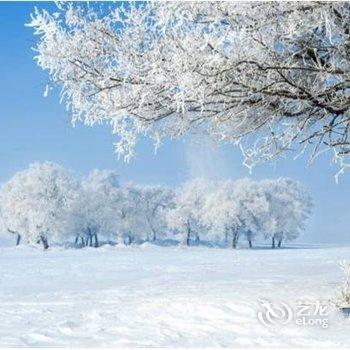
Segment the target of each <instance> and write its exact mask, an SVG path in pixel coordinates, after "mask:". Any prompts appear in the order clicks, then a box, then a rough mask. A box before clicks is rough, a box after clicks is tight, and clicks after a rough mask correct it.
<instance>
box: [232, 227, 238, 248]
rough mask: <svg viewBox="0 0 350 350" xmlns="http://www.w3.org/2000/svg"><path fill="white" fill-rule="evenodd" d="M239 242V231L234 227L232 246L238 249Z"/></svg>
mask: <svg viewBox="0 0 350 350" xmlns="http://www.w3.org/2000/svg"><path fill="white" fill-rule="evenodd" d="M237 243H238V232H237V230H234V229H232V248H233V249H236V248H237Z"/></svg>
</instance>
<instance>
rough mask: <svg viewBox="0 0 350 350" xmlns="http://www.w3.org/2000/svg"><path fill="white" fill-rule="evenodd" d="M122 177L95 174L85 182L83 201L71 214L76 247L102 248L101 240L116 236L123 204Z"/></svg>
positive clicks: (113, 174) (102, 172) (79, 200)
mask: <svg viewBox="0 0 350 350" xmlns="http://www.w3.org/2000/svg"><path fill="white" fill-rule="evenodd" d="M119 192H120V188H119V181H118V174H117V173H116V172H114V171H111V170H94V171H92V172H91V173H90V174H89V175H88V176H87V178H85V179H83V181H82V185H81V190H80V193H79V197H78V198H77V200H76V202H75V205H74V208H73V210H72V213H71V229H72V230H73V231H75V233H76V239H75V242H76V244H81V245H82V246H84V245H89V246H95V247H98V246H99V236H101V235H104V236H105V237H110V236H111V235H115V234H116V231H117V228H118V218H117V210H118V208H119V205H120V203H119V201H120V193H119Z"/></svg>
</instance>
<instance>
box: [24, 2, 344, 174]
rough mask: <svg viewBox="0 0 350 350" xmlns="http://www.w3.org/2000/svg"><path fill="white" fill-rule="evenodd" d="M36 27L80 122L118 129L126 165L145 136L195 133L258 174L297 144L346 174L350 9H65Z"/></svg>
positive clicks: (254, 5) (299, 5)
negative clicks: (326, 156)
mask: <svg viewBox="0 0 350 350" xmlns="http://www.w3.org/2000/svg"><path fill="white" fill-rule="evenodd" d="M106 12H107V13H106ZM29 26H31V27H33V29H34V31H35V34H36V35H38V37H39V41H38V44H37V46H36V51H37V56H36V60H37V62H38V64H39V66H40V67H41V68H43V69H45V70H47V71H48V72H49V75H50V78H51V80H52V81H53V82H54V83H57V84H58V85H59V86H60V87H61V88H62V99H63V100H64V101H65V102H66V104H67V107H68V108H69V109H70V110H71V112H72V116H73V121H74V122H76V121H83V122H84V123H86V124H88V125H93V124H96V123H109V124H111V126H112V128H113V131H114V133H116V134H117V135H118V136H119V138H120V139H119V142H118V143H117V146H116V147H117V151H118V153H119V154H123V155H124V156H125V157H126V158H129V157H130V156H131V155H132V154H133V147H134V145H135V143H136V141H137V139H138V137H139V136H140V135H143V134H147V135H149V136H151V137H152V138H154V140H155V142H156V143H159V142H160V140H161V139H162V138H163V137H166V136H170V137H174V136H180V135H183V134H185V133H187V132H191V131H192V130H196V131H201V132H203V133H208V134H209V135H211V136H212V137H213V138H214V139H215V140H217V141H219V142H220V141H230V142H234V143H240V145H241V147H242V150H243V152H244V155H245V158H246V159H245V164H246V165H247V166H249V167H251V166H253V165H254V164H256V163H257V162H258V161H261V160H269V159H272V158H273V157H276V156H278V155H280V154H281V153H283V152H285V151H287V150H290V149H292V148H295V146H297V144H301V149H302V150H303V149H304V147H306V146H308V145H311V147H312V152H311V159H313V158H314V157H315V156H317V155H318V154H319V153H320V152H321V151H322V150H328V149H330V150H333V151H334V160H335V161H336V162H338V163H339V164H340V166H341V169H340V172H342V171H343V170H344V169H345V168H346V167H347V163H346V159H347V156H348V155H349V153H350V144H349V139H348V138H349V122H350V119H349V118H350V114H349V113H350V112H349V111H350V85H349V81H350V62H349V57H350V44H349V43H350V4H349V3H348V2H281V1H280V2H146V3H128V5H127V6H126V5H124V4H113V5H110V10H108V11H99V10H98V9H97V8H96V6H95V7H94V6H90V5H87V4H86V3H85V4H84V3H74V4H60V6H59V8H58V10H57V11H56V12H55V13H51V14H50V13H49V12H47V11H45V10H42V11H40V10H36V11H35V12H34V13H33V14H32V20H31V22H30V24H29Z"/></svg>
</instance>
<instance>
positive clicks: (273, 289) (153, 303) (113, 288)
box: [0, 246, 350, 347]
mask: <svg viewBox="0 0 350 350" xmlns="http://www.w3.org/2000/svg"><path fill="white" fill-rule="evenodd" d="M349 258H350V248H327V249H326V248H314V249H281V250H275V251H272V250H269V249H260V250H258V249H256V250H247V249H241V250H237V251H232V250H229V249H210V248H200V247H197V248H190V249H186V248H179V247H152V246H144V247H109V246H106V247H103V248H100V249H93V248H86V249H80V250H74V249H69V250H61V249H58V248H56V249H52V250H49V251H46V252H43V251H42V250H40V249H36V248H30V247H19V248H7V247H6V248H1V249H0V303H1V308H0V325H1V327H0V346H48V347H50V346H130V347H135V346H141V347H149V346H150V347H155V346H170V347H177V346H182V347H188V346H191V347H208V346H237V347H246V346H283V347H286V346H313V347H316V346H338V345H340V346H350V336H349V334H350V333H349V329H350V323H349V322H348V321H347V320H345V319H344V318H343V317H341V316H340V315H339V314H337V313H332V314H331V316H330V320H329V322H330V323H329V328H327V329H322V328H321V327H319V326H299V325H295V323H293V322H291V323H289V324H288V325H281V324H278V325H274V326H271V327H266V326H264V325H262V324H260V323H259V321H258V319H257V311H258V310H259V309H260V306H259V305H258V302H257V299H258V298H259V297H260V298H267V299H269V300H271V301H272V302H278V301H284V302H286V303H288V304H289V305H294V304H295V303H296V301H297V300H298V299H305V298H307V299H309V300H319V299H329V298H330V297H332V296H333V294H334V288H335V286H336V284H337V283H339V281H340V279H341V271H340V270H339V268H338V265H337V264H338V262H339V261H341V260H344V259H349Z"/></svg>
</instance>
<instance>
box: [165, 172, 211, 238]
mask: <svg viewBox="0 0 350 350" xmlns="http://www.w3.org/2000/svg"><path fill="white" fill-rule="evenodd" d="M213 189H214V184H213V183H212V182H210V181H209V180H205V179H200V178H199V179H194V180H191V181H188V182H186V183H184V184H183V185H182V186H181V187H180V188H179V189H178V190H177V192H176V194H175V198H174V203H175V207H174V208H173V209H171V210H169V212H168V213H167V222H168V225H169V227H170V228H172V229H174V230H175V232H178V233H180V234H182V235H183V241H184V243H186V245H190V241H191V239H193V240H194V241H195V242H198V241H199V240H200V236H201V235H203V234H204V235H205V234H206V233H207V228H206V227H205V224H204V222H203V218H202V215H203V209H204V205H205V201H206V198H207V195H208V194H209V193H210V192H211V191H213Z"/></svg>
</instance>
